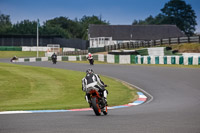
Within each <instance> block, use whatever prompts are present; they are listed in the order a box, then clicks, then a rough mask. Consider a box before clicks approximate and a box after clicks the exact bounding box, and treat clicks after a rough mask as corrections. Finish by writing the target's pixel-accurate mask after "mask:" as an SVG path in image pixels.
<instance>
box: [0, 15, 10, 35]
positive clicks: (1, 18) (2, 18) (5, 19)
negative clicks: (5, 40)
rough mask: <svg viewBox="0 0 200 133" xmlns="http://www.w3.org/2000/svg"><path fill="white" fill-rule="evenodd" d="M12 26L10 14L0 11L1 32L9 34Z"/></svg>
mask: <svg viewBox="0 0 200 133" xmlns="http://www.w3.org/2000/svg"><path fill="white" fill-rule="evenodd" d="M11 28H12V24H11V21H10V16H9V15H5V14H2V13H1V12H0V33H1V34H7V33H8V32H9V30H10V29H11Z"/></svg>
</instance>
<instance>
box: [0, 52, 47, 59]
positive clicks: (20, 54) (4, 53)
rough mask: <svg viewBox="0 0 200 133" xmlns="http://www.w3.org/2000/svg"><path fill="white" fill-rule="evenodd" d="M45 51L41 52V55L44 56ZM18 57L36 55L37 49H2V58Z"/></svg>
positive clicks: (0, 56) (0, 53)
mask: <svg viewBox="0 0 200 133" xmlns="http://www.w3.org/2000/svg"><path fill="white" fill-rule="evenodd" d="M44 53H45V52H39V57H44V56H45V55H44ZM15 55H16V56H17V57H36V56H37V52H35V51H0V58H11V57H13V56H15Z"/></svg>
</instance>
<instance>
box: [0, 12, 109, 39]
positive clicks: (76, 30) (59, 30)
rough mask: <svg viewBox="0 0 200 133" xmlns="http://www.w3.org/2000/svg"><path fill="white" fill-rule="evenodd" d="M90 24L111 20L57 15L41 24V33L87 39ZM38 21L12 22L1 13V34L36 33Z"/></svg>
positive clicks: (106, 22)
mask: <svg viewBox="0 0 200 133" xmlns="http://www.w3.org/2000/svg"><path fill="white" fill-rule="evenodd" d="M89 24H104V25H108V24H109V22H108V21H106V20H101V18H100V17H98V16H94V15H93V16H83V17H82V18H81V19H80V20H78V19H75V20H71V19H69V18H68V17H63V16H60V17H56V18H54V19H50V20H47V21H46V22H44V23H43V25H42V26H39V34H40V35H60V36H62V37H64V38H80V39H85V40H87V29H88V26H89ZM36 27H37V21H30V20H23V21H21V22H17V23H16V24H12V23H11V21H10V16H9V15H5V14H0V34H9V35H24V34H26V35H36V34H37V28H36Z"/></svg>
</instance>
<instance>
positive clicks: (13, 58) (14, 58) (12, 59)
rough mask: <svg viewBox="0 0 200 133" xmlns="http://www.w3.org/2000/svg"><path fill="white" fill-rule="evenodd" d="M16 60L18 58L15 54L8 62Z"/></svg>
mask: <svg viewBox="0 0 200 133" xmlns="http://www.w3.org/2000/svg"><path fill="white" fill-rule="evenodd" d="M16 60H18V58H17V57H16V56H14V57H12V58H11V59H10V62H14V61H16Z"/></svg>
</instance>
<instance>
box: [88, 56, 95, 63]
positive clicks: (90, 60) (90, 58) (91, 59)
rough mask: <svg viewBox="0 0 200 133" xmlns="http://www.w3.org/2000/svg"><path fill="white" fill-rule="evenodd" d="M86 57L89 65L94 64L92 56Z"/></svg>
mask: <svg viewBox="0 0 200 133" xmlns="http://www.w3.org/2000/svg"><path fill="white" fill-rule="evenodd" d="M87 59H88V60H89V63H90V65H94V59H93V57H92V56H91V57H88V58H87Z"/></svg>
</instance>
